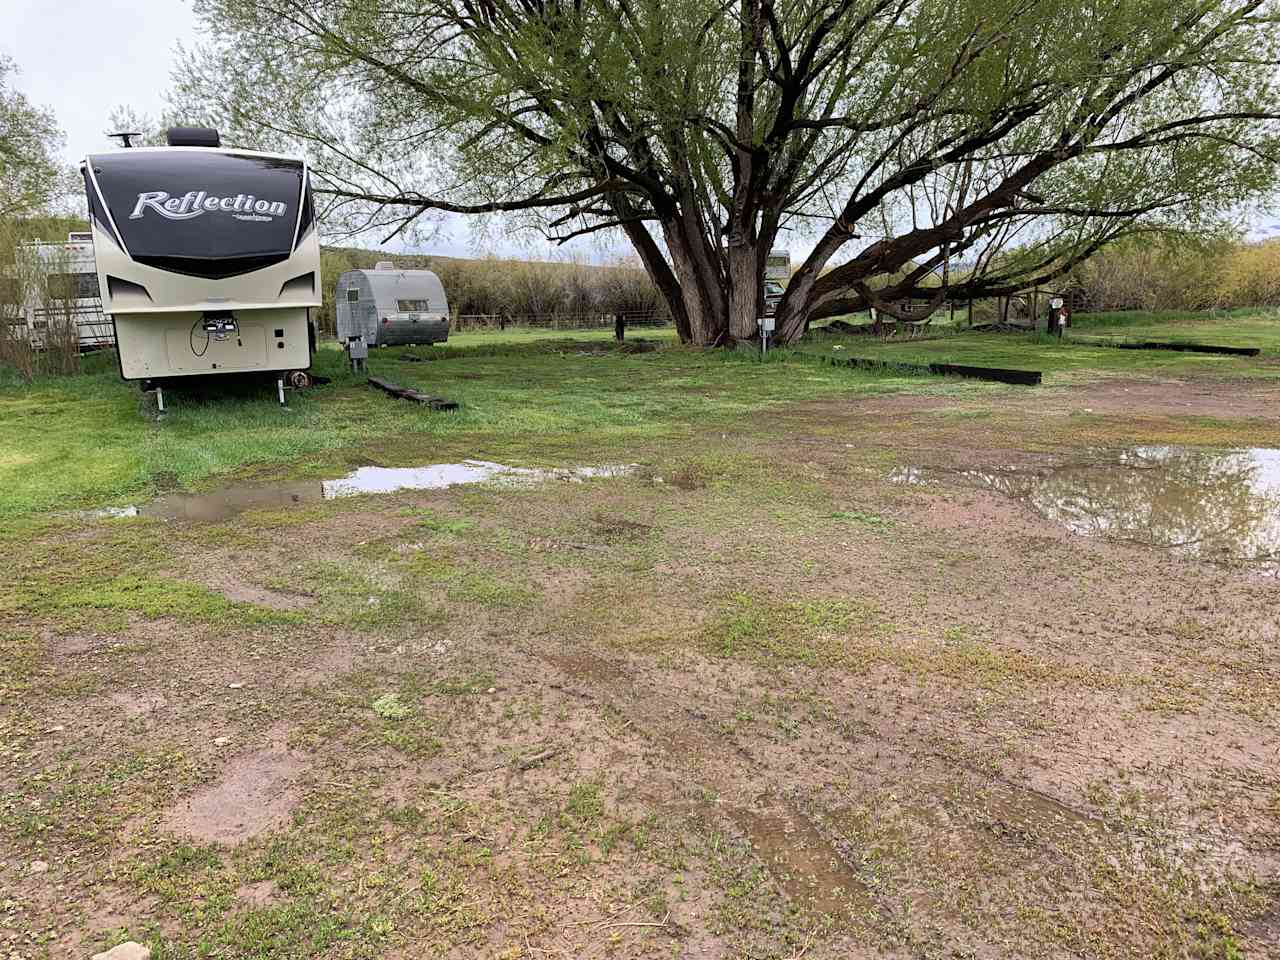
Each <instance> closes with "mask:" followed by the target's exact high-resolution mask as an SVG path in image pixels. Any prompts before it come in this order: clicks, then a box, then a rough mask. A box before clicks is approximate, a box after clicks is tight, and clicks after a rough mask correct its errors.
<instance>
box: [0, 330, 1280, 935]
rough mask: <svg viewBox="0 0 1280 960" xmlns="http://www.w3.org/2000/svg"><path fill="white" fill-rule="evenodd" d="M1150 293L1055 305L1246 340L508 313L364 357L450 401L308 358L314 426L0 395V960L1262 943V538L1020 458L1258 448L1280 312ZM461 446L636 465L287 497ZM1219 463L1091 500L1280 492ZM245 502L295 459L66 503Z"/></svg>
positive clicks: (1160, 333)
mask: <svg viewBox="0 0 1280 960" xmlns="http://www.w3.org/2000/svg"><path fill="white" fill-rule="evenodd" d="M1130 319H1133V318H1127V317H1121V318H1116V319H1114V320H1113V319H1111V318H1094V319H1091V320H1090V321H1089V324H1088V325H1086V324H1084V323H1081V324H1080V326H1079V327H1078V328H1077V330H1078V332H1079V333H1080V334H1081V335H1084V334H1086V333H1087V334H1088V335H1090V336H1094V335H1116V336H1141V337H1143V338H1151V339H1165V338H1168V337H1173V336H1182V335H1184V334H1185V335H1186V336H1188V337H1191V338H1194V339H1203V340H1209V341H1211V342H1233V343H1234V342H1257V343H1259V345H1261V346H1264V348H1265V349H1266V353H1265V354H1264V356H1262V357H1259V358H1256V359H1250V358H1239V357H1204V356H1196V355H1189V354H1177V353H1160V354H1156V353H1145V352H1140V351H1124V350H1114V349H1107V348H1103V347H1086V346H1081V345H1078V344H1072V343H1070V342H1069V341H1068V342H1065V343H1057V342H1048V341H1044V340H1035V339H1028V338H1025V337H1013V336H1001V335H980V334H973V333H966V332H957V333H954V334H950V335H948V336H946V337H944V338H940V339H937V340H928V341H921V342H918V343H885V342H872V341H868V340H866V339H858V338H853V337H849V338H844V339H826V338H823V339H819V338H815V339H814V340H813V341H811V342H809V343H806V344H804V345H801V346H800V347H797V348H796V349H795V350H781V351H777V352H776V353H774V354H773V355H772V356H771V362H768V363H762V362H760V361H759V360H758V358H756V357H755V356H754V355H748V354H745V353H743V354H722V353H716V352H703V351H696V350H689V349H685V348H682V347H680V346H679V345H678V344H676V343H674V342H672V341H671V339H670V336H669V334H668V335H666V336H665V338H663V337H660V336H659V335H658V334H648V333H639V334H638V336H641V337H648V336H653V337H655V338H657V339H661V340H662V344H661V347H660V349H656V350H651V351H645V352H622V351H619V350H617V349H616V348H615V347H614V346H613V345H612V344H611V342H610V340H609V339H608V336H607V335H606V334H591V335H584V334H574V335H571V336H563V335H550V336H544V335H533V334H530V333H528V332H527V331H507V332H504V333H503V334H489V333H483V334H482V333H475V334H462V335H459V336H457V337H455V338H453V339H452V340H451V342H450V344H449V345H448V346H445V347H435V348H419V349H416V350H409V349H390V350H380V351H376V352H375V353H374V355H373V356H372V357H371V359H370V369H371V372H373V373H376V374H378V375H381V376H385V377H387V378H389V379H391V380H394V381H396V382H398V383H402V384H404V385H406V386H412V387H417V388H419V389H421V390H423V391H425V392H428V393H431V394H436V395H441V396H445V397H448V398H450V399H453V400H457V401H458V402H459V403H460V404H461V409H460V410H458V411H457V412H454V413H432V412H430V411H428V410H426V409H424V408H422V407H419V406H416V405H410V404H407V403H403V402H398V401H393V400H391V399H389V398H387V397H386V396H384V395H382V394H381V393H378V392H375V391H373V390H371V389H369V388H368V387H367V386H366V385H364V384H363V383H362V382H361V381H360V380H358V379H356V378H354V377H352V376H351V375H350V374H349V373H347V372H346V371H345V368H344V365H343V356H342V354H341V353H339V352H338V351H337V350H335V349H332V348H329V349H326V350H324V351H322V352H321V355H320V356H319V357H318V358H317V362H316V371H317V372H319V373H322V374H324V375H325V376H330V377H332V383H330V384H329V385H327V386H323V387H319V388H316V389H314V390H311V391H308V392H305V393H303V394H300V395H297V396H292V397H291V398H290V409H289V410H287V411H285V410H280V409H278V408H277V406H276V404H275V402H274V397H273V396H272V395H271V392H270V390H269V389H266V390H263V391H261V392H250V393H249V394H247V395H241V396H237V397H232V396H216V397H208V398H199V397H193V396H184V395H180V394H177V393H174V394H171V395H170V396H169V405H170V413H169V414H168V416H167V417H166V418H165V419H163V420H160V421H156V420H154V419H150V418H146V417H144V416H142V415H141V414H140V412H139V395H138V392H137V389H136V387H135V386H132V385H128V384H123V383H121V382H120V381H119V379H118V376H117V374H116V371H115V368H114V366H112V364H111V361H110V359H109V358H107V357H100V358H91V359H90V360H89V361H88V362H87V365H86V366H87V370H86V372H85V374H84V375H82V376H79V377H75V378H68V379H46V380H42V381H40V382H38V383H36V384H33V385H30V386H24V385H19V384H17V383H14V382H12V381H8V380H2V379H0V545H2V546H3V548H4V552H5V560H6V562H5V564H4V565H3V567H0V851H2V852H0V888H2V889H3V890H4V894H3V896H0V956H3V957H6V958H21V960H37V958H38V960H43V958H61V957H77V958H84V957H88V956H90V955H91V954H92V953H93V952H95V951H96V950H101V949H105V948H107V947H109V946H111V945H113V944H116V943H119V942H122V941H126V940H136V941H140V942H145V943H147V944H148V945H149V946H150V947H151V948H152V950H153V954H152V956H153V958H155V960H179V958H181V960H196V958H216V957H225V958H241V957H260V958H273V960H275V958H297V960H303V958H325V960H329V958H335V960H336V958H387V957H390V958H401V957H403V958H409V957H415V958H416V957H423V956H432V957H435V956H439V957H450V958H470V957H475V958H481V957H485V958H488V957H502V958H507V960H517V958H519V960H533V958H535V957H572V958H579V957H586V958H650V957H652V958H674V957H689V958H695V957H704V956H707V957H711V956H716V957H734V958H736V957H752V958H772V960H787V958H796V957H804V958H806V960H815V958H816V960H837V958H838V960H846V958H857V960H863V958H865V960H870V958H878V957H896V958H908V957H910V958H929V957H969V956H982V957H993V958H1005V957H1007V958H1010V960H1012V958H1024V957H1042V956H1043V957H1050V956H1053V957H1068V956H1071V957H1088V958H1108V960H1112V958H1134V960H1138V958H1142V960H1148V958H1167V960H1174V958H1201V960H1209V958H1220V960H1239V958H1241V957H1263V956H1267V955H1269V953H1268V951H1272V950H1273V949H1274V944H1275V943H1276V942H1277V941H1278V939H1280V912H1278V909H1280V886H1278V885H1277V879H1276V878H1277V861H1276V855H1275V850H1276V838H1277V837H1278V836H1280V768H1278V767H1277V765H1276V763H1275V758H1276V756H1277V750H1278V749H1280V706H1278V703H1280V701H1278V700H1277V697H1276V692H1277V691H1278V690H1280V659H1278V658H1277V654H1276V651H1275V642H1274V639H1275V615H1276V610H1277V602H1278V600H1280V597H1278V595H1277V594H1276V589H1277V580H1276V578H1275V577H1274V576H1271V575H1269V572H1270V571H1272V570H1273V567H1271V566H1266V565H1257V564H1253V565H1250V564H1243V563H1240V562H1228V561H1225V560H1222V559H1221V558H1210V559H1212V560H1213V562H1210V559H1205V560H1198V559H1195V557H1194V555H1192V554H1189V553H1187V552H1186V551H1182V552H1179V551H1177V550H1170V549H1160V548H1153V547H1146V546H1141V545H1138V544H1136V543H1134V542H1131V539H1132V538H1129V539H1124V538H1121V539H1116V540H1112V539H1108V538H1107V537H1105V536H1102V537H1097V536H1082V535H1076V534H1074V533H1072V532H1071V530H1070V529H1069V528H1068V527H1067V526H1065V525H1063V524H1062V523H1060V522H1058V520H1057V519H1055V516H1054V515H1053V514H1052V513H1050V512H1048V511H1046V510H1045V509H1043V508H1042V507H1041V506H1039V505H1037V503H1036V502H1035V500H1034V498H1033V497H1031V498H1028V497H1022V498H1019V497H1016V496H1014V495H1012V494H1011V493H1010V491H1009V489H1008V488H1007V487H1006V486H1002V485H1001V481H1002V478H1004V477H1007V476H1017V477H1023V478H1025V477H1030V478H1032V479H1033V480H1034V479H1035V478H1037V477H1039V476H1041V475H1045V476H1047V475H1050V474H1051V473H1052V471H1054V470H1055V469H1057V468H1059V467H1062V466H1063V465H1064V464H1065V465H1067V466H1070V465H1075V466H1077V467H1079V466H1080V465H1083V466H1084V467H1085V468H1087V467H1088V466H1089V465H1090V464H1092V463H1093V462H1094V461H1096V460H1097V459H1098V458H1099V456H1100V453H1099V451H1106V450H1112V449H1114V448H1121V447H1125V446H1127V445H1150V444H1161V445H1164V444H1170V445H1186V446H1188V447H1191V448H1193V449H1195V450H1201V451H1210V450H1213V449H1216V448H1219V447H1226V448H1236V447H1246V446H1257V447H1280V405H1278V404H1277V401H1278V400H1280V382H1277V380H1276V376H1275V374H1276V371H1277V370H1278V369H1280V367H1278V366H1277V365H1276V362H1275V359H1274V353H1275V348H1276V346H1277V338H1276V336H1275V334H1273V333H1272V332H1271V328H1270V327H1269V326H1268V324H1269V323H1271V322H1272V321H1271V320H1270V319H1269V318H1267V317H1264V316H1261V315H1258V316H1254V315H1247V316H1232V317H1229V318H1227V319H1226V320H1225V321H1223V322H1221V323H1208V322H1206V321H1203V320H1197V319H1194V318H1183V317H1173V318H1168V322H1163V323H1162V322H1160V318H1146V319H1143V320H1141V321H1140V322H1134V323H1127V324H1126V321H1128V320H1130ZM1095 321H1096V322H1095ZM1104 321H1105V322H1104ZM1134 331H1141V332H1140V333H1138V334H1135V333H1134ZM1192 331H1194V332H1192ZM1227 336H1230V337H1239V338H1240V340H1239V341H1236V340H1231V341H1227V340H1226V339H1224V338H1225V337H1227ZM837 345H840V346H843V347H844V348H845V349H844V350H841V351H835V350H833V349H832V348H833V347H834V346H837ZM802 353H803V354H810V355H827V354H832V355H840V354H844V355H846V356H848V355H855V356H883V357H886V358H893V359H900V360H910V361H913V362H917V361H920V360H926V359H936V360H954V361H959V362H972V363H989V364H994V365H1000V366H1014V367H1028V368H1034V369H1042V370H1044V371H1045V372H1046V382H1045V385H1044V386H1042V387H1039V388H1025V387H1011V386H1004V385H997V384H988V383H979V382H974V381H966V380H958V379H950V378H945V379H944V378H938V377H921V376H902V375H891V374H888V373H886V374H883V375H879V374H873V373H867V372H862V371H855V370H850V369H848V368H841V367H836V366H831V365H826V364H820V363H815V362H812V359H811V357H810V356H800V355H799V354H802ZM411 357H416V358H418V359H416V360H414V359H408V358H411ZM462 459H484V460H493V461H497V462H500V463H504V464H511V465H518V466H530V467H571V466H591V465H601V464H629V465H633V466H632V467H631V469H630V471H629V472H627V473H626V474H624V475H621V476H611V477H597V478H589V479H585V480H583V479H573V478H568V477H565V476H558V477H552V478H550V479H545V480H542V481H538V482H530V483H522V484H518V485H515V484H501V483H490V484H473V485H465V486H455V487H451V488H447V489H438V490H419V491H400V492H397V493H392V494H383V495H372V496H358V497H344V498H338V499H332V500H325V499H320V498H319V497H318V496H317V497H313V498H310V499H306V498H303V497H302V496H301V494H299V495H298V496H297V497H293V496H292V495H291V494H290V491H294V490H297V491H302V490H304V489H310V488H311V486H313V485H314V484H313V482H315V481H319V480H321V479H329V478H334V477H339V476H342V475H343V474H346V473H347V472H349V471H351V470H353V469H355V468H359V467H364V466H382V467H396V466H418V465H424V464H433V463H447V462H453V461H459V460H462ZM913 476H919V477H925V478H927V479H925V480H922V481H921V482H910V483H908V482H903V480H904V478H911V477H913ZM1232 476H1234V475H1225V474H1215V475H1214V483H1213V484H1212V485H1209V484H1206V485H1205V491H1204V496H1203V499H1206V502H1205V503H1203V504H1199V503H1198V500H1197V495H1196V494H1195V488H1194V484H1193V485H1192V488H1193V489H1192V493H1191V494H1190V495H1188V494H1187V492H1186V490H1185V489H1184V488H1181V487H1180V488H1178V489H1177V490H1174V488H1173V487H1171V486H1170V485H1169V484H1167V483H1164V482H1163V480H1162V479H1161V476H1159V475H1156V474H1149V475H1146V476H1144V478H1143V481H1144V483H1143V485H1141V486H1134V485H1126V484H1120V485H1119V486H1115V487H1109V486H1101V487H1092V488H1090V491H1089V493H1090V496H1099V497H1103V498H1104V499H1105V498H1107V497H1111V498H1114V497H1118V496H1119V497H1125V496H1127V497H1132V496H1133V495H1134V490H1141V491H1146V493H1144V494H1143V496H1144V497H1146V499H1143V500H1140V501H1137V502H1132V503H1131V502H1130V501H1124V503H1123V506H1124V508H1125V510H1126V511H1128V513H1126V514H1124V515H1125V516H1129V515H1130V514H1132V513H1133V511H1135V510H1136V511H1138V513H1137V515H1138V516H1139V521H1138V522H1139V523H1141V517H1142V516H1146V514H1143V513H1142V512H1141V511H1142V510H1144V509H1148V510H1152V509H1158V511H1161V515H1162V516H1164V515H1167V514H1168V513H1169V511H1170V510H1171V509H1174V508H1171V507H1170V506H1169V505H1170V503H1172V502H1173V499H1174V493H1178V495H1179V496H1181V497H1182V498H1183V499H1180V500H1177V503H1176V510H1174V512H1175V513H1176V517H1175V519H1177V520H1179V522H1180V518H1182V516H1183V515H1182V514H1181V513H1177V511H1178V510H1195V509H1200V508H1203V510H1205V511H1208V513H1209V514H1210V515H1213V516H1216V514H1214V513H1213V511H1214V510H1217V509H1231V510H1233V511H1235V512H1234V513H1232V514H1230V517H1237V516H1239V515H1240V511H1241V510H1244V511H1245V512H1246V513H1248V511H1252V510H1255V509H1258V510H1263V511H1264V514H1265V510H1266V509H1269V508H1268V506H1267V504H1265V503H1262V502H1261V501H1258V502H1255V500H1254V499H1250V496H1252V495H1251V494H1249V492H1248V490H1246V489H1245V488H1244V487H1242V486H1241V483H1242V482H1243V481H1241V480H1239V478H1237V479H1235V480H1234V481H1233V480H1232ZM983 478H985V479H983ZM228 484H238V485H244V484H249V485H257V486H259V487H264V488H265V487H270V486H271V485H273V484H288V486H283V487H280V488H279V489H280V490H281V491H282V492H281V495H280V496H279V497H277V498H276V499H275V501H274V502H268V501H267V500H265V499H264V500H260V501H258V502H256V505H253V506H251V507H250V508H249V509H247V510H245V511H244V512H240V513H238V514H235V515H232V516H227V517H218V518H212V519H204V520H197V519H185V520H172V521H164V520H158V519H151V518H148V517H120V518H108V517H98V518H93V517H85V516H83V515H79V514H77V513H76V512H75V511H78V510H83V509H87V508H96V507H102V506H107V505H115V506H121V505H125V504H138V503H145V502H146V501H148V500H151V499H152V498H155V497H158V496H166V497H181V496H182V495H183V494H185V493H200V492H208V491H216V490H218V489H220V488H222V487H223V486H224V485H228ZM272 489H274V488H272ZM1223 490H1225V491H1226V496H1227V499H1226V500H1223V501H1222V502H1219V501H1216V500H1212V494H1213V492H1214V491H1223ZM1211 500H1212V502H1209V501H1211ZM1188 503H1189V504H1190V506H1187V504H1188ZM1082 504H1083V505H1084V506H1083V507H1082V506H1081V505H1082ZM1260 504H1261V505H1260ZM1071 505H1072V506H1073V507H1075V508H1079V509H1084V508H1087V507H1088V505H1089V504H1088V498H1086V497H1078V498H1076V499H1074V500H1072V501H1071ZM1274 506H1275V505H1274V504H1272V505H1271V508H1274ZM1224 516H1226V515H1225V514H1224ZM1246 519H1251V520H1255V519H1257V518H1256V517H1253V515H1252V514H1251V513H1250V514H1249V516H1248V517H1247V518H1246Z"/></svg>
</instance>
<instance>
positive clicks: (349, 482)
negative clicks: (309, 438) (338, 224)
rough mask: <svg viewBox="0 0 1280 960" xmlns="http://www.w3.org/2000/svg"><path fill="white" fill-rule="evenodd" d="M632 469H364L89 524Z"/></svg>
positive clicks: (170, 502)
mask: <svg viewBox="0 0 1280 960" xmlns="http://www.w3.org/2000/svg"><path fill="white" fill-rule="evenodd" d="M634 469H635V466H634V465H627V464H620V465H606V466H600V467H570V468H564V469H547V470H544V469H534V468H528V467H509V466H506V465H504V464H501V463H491V462H489V461H487V460H463V461H462V462H461V463H437V464H432V465H430V466H425V467H360V468H358V469H357V470H354V471H353V472H351V473H349V474H347V475H346V476H345V477H339V478H337V479H334V480H303V481H298V482H292V483H277V484H269V485H257V486H249V485H246V486H237V487H225V488H223V489H221V490H215V491H213V492H212V493H174V494H168V495H166V496H163V497H158V498H157V499H155V500H152V501H151V502H150V503H146V504H143V505H142V506H137V507H109V508H107V509H105V510H92V511H87V512H85V513H83V514H81V516H83V517H86V518H88V519H102V518H110V517H137V516H143V517H154V518H156V519H159V520H195V521H200V522H204V523H216V522H219V521H222V520H226V519H229V518H230V517H234V516H235V515H237V514H239V513H243V512H244V511H246V510H272V509H280V508H286V507H292V506H297V505H299V504H306V503H318V502H320V501H322V500H334V499H337V498H338V497H355V496H360V495H362V494H374V493H395V492H396V491H398V490H442V489H444V488H446V487H452V486H456V485H458V484H469V483H506V484H512V485H527V484H534V483H544V482H546V481H552V480H560V481H564V482H569V483H581V482H582V481H583V480H588V479H591V478H594V477H621V476H625V475H626V474H628V473H630V472H631V471H632V470H634Z"/></svg>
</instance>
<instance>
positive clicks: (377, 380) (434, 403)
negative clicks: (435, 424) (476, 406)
mask: <svg viewBox="0 0 1280 960" xmlns="http://www.w3.org/2000/svg"><path fill="white" fill-rule="evenodd" d="M369 386H371V387H376V388H377V389H379V390H381V391H382V392H383V393H386V394H388V395H390V396H393V397H395V398H396V399H398V400H409V401H411V402H413V403H420V404H422V405H423V406H427V407H430V408H431V409H432V410H457V409H458V405H457V404H456V403H454V402H453V401H452V400H446V399H444V397H432V396H428V395H427V394H425V393H421V392H419V391H417V390H414V389H413V388H412V387H402V386H400V385H399V384H398V383H392V382H391V381H390V380H383V379H382V378H381V377H370V378H369Z"/></svg>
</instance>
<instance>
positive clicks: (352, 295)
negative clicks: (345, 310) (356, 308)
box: [347, 287, 360, 303]
mask: <svg viewBox="0 0 1280 960" xmlns="http://www.w3.org/2000/svg"><path fill="white" fill-rule="evenodd" d="M359 302H360V291H359V290H358V289H356V288H355V287H349V288H348V289H347V303H359Z"/></svg>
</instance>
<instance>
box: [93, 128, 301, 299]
mask: <svg viewBox="0 0 1280 960" xmlns="http://www.w3.org/2000/svg"><path fill="white" fill-rule="evenodd" d="M305 179H306V171H305V170H304V168H303V165H302V161H300V160H289V159H285V158H281V157H254V156H243V155H238V154H229V153H214V152H205V151H196V150H184V149H174V150H154V151H152V150H121V151H120V152H118V153H111V154H100V155H97V156H92V157H90V158H89V160H88V164H87V168H86V170H85V190H86V191H87V192H88V195H89V209H90V213H91V214H92V215H93V217H94V219H95V220H98V221H99V225H100V227H101V229H103V230H105V231H106V233H107V234H108V235H109V236H112V237H114V238H115V239H116V241H117V242H118V243H120V245H121V246H122V247H123V249H124V250H125V251H126V252H127V253H128V254H129V256H130V257H131V258H132V259H133V260H135V261H136V262H138V263H144V264H147V265H148V266H152V267H157V268H159V269H161V270H168V271H170V272H172V273H182V274H187V275H189V276H196V277H212V278H220V277H234V276H238V275H240V274H244V273H250V272H252V271H254V270H260V269H262V268H263V267H269V266H271V265H272V264H274V263H279V262H281V261H282V260H286V259H288V257H289V255H290V254H291V253H292V252H293V250H294V248H295V247H296V246H297V244H298V242H299V241H300V240H301V239H302V237H303V236H304V235H305V234H306V233H307V231H308V230H309V229H310V228H311V224H312V211H311V193H310V190H309V189H308V188H307V184H306V182H305ZM102 203H105V205H106V209H107V210H108V211H109V212H110V214H111V216H110V219H109V220H107V218H105V217H103V216H102V213H103V211H102V209H101V206H102ZM300 206H301V208H302V215H301V217H300V216H299V215H298V214H299V207H300ZM112 223H114V225H115V226H114V229H113V228H112Z"/></svg>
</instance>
